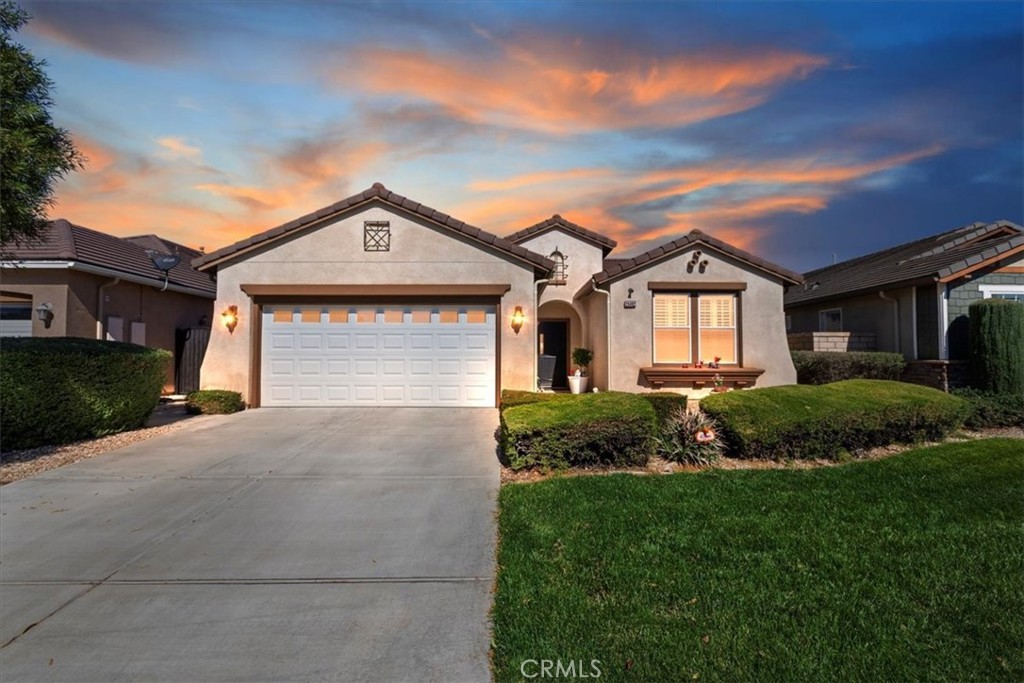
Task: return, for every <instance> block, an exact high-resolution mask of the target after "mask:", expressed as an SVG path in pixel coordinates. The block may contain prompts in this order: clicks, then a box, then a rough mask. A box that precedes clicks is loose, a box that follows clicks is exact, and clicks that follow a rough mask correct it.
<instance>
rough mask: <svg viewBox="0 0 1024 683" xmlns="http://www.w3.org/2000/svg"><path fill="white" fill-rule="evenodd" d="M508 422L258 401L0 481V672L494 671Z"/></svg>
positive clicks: (331, 676)
mask: <svg viewBox="0 0 1024 683" xmlns="http://www.w3.org/2000/svg"><path fill="white" fill-rule="evenodd" d="M497 422H498V416H497V411H495V410H483V409H427V408H424V409H418V408H400V409H381V408H373V409H355V408H353V409H317V408H303V409H286V408H279V409H270V408H264V409H260V410H253V411H248V412H245V413H241V414H238V415H233V416H216V417H210V418H203V419H202V420H200V421H199V423H198V424H194V425H187V426H185V427H184V428H183V429H181V430H179V431H177V432H174V433H172V434H168V435H165V436H161V437H157V438H154V439H151V440H149V441H145V442H141V443H138V444H135V445H133V446H130V447H127V448H124V449H121V450H119V451H114V452H112V453H108V454H105V455H102V456H99V457H96V458H94V459H92V460H88V461H84V462H80V463H77V464H75V465H72V466H69V467H65V468H63V469H59V470H53V471H50V472H47V473H44V474H42V475H39V476H37V477H34V478H31V479H27V480H23V481H20V482H17V483H14V484H10V485H8V486H5V487H3V488H2V489H0V513H2V517H0V593H2V594H0V619H2V621H0V642H2V643H4V645H3V648H2V650H0V671H2V676H3V680H4V681H5V683H15V682H16V681H40V680H47V681H76V682H84V681H141V680H146V681H196V682H201V681H321V680H330V681H486V680H489V679H490V673H489V670H488V663H487V648H488V645H489V642H490V633H489V628H488V621H487V616H488V610H489V608H490V596H491V587H492V579H493V572H494V543H495V519H494V513H495V497H496V494H497V490H498V464H497V462H496V459H495V454H494V453H495V445H494V437H493V434H494V429H495V427H496V426H497Z"/></svg>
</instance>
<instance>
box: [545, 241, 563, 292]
mask: <svg viewBox="0 0 1024 683" xmlns="http://www.w3.org/2000/svg"><path fill="white" fill-rule="evenodd" d="M548 258H549V259H551V260H552V261H554V262H555V267H554V269H553V270H552V271H551V284H553V285H564V284H565V276H566V267H565V255H564V254H563V253H562V252H560V251H558V250H557V249H556V250H555V251H554V252H552V254H551V255H550V256H548Z"/></svg>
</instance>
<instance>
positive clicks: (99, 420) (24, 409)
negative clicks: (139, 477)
mask: <svg viewBox="0 0 1024 683" xmlns="http://www.w3.org/2000/svg"><path fill="white" fill-rule="evenodd" d="M170 361H171V354H170V353H169V352H167V351H164V350H161V349H149V348H146V347H144V346H137V345H135V344H123V343H121V342H112V341H103V340H99V339H79V338H74V337H40V338H5V339H2V340H0V434H2V447H3V449H4V450H13V449H19V448H34V447H36V446H42V445H46V444H62V443H68V442H71V441H77V440H80V439H87V438H90V437H97V436H104V435H106V434H113V433H116V432H121V431H125V430H128V429H137V428H139V427H142V426H143V425H145V423H146V420H147V419H148V418H149V416H150V414H151V413H152V412H153V408H155V407H156V405H157V403H158V402H159V400H160V391H161V389H162V388H163V383H164V378H165V377H166V372H167V365H168V363H170Z"/></svg>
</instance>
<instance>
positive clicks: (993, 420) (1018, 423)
mask: <svg viewBox="0 0 1024 683" xmlns="http://www.w3.org/2000/svg"><path fill="white" fill-rule="evenodd" d="M953 394H955V395H956V396H959V397H960V398H962V399H964V400H965V401H967V402H968V403H969V404H970V406H971V413H970V415H968V416H967V421H966V422H965V426H967V427H969V428H971V429H986V428H988V427H1024V394H992V393H989V392H987V391H980V390H978V389H954V390H953Z"/></svg>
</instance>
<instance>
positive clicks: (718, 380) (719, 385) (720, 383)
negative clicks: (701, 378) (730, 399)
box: [711, 372, 729, 394]
mask: <svg viewBox="0 0 1024 683" xmlns="http://www.w3.org/2000/svg"><path fill="white" fill-rule="evenodd" d="M711 381H712V382H714V383H715V388H714V389H712V390H711V391H713V392H714V393H716V394H720V393H722V392H723V391H729V389H728V388H727V387H726V386H725V378H723V377H722V376H721V375H719V374H718V373H717V372H716V373H715V376H714V377H712V378H711Z"/></svg>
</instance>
